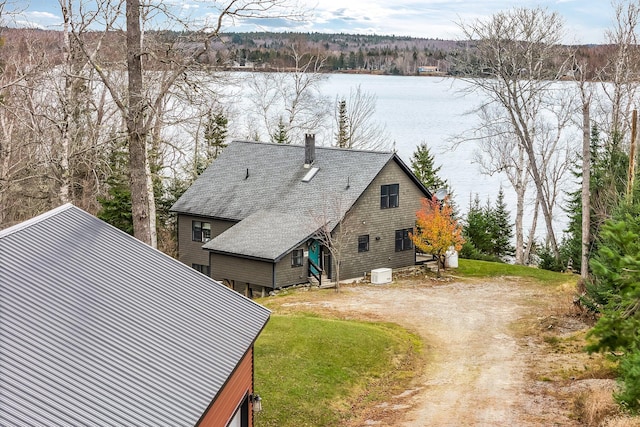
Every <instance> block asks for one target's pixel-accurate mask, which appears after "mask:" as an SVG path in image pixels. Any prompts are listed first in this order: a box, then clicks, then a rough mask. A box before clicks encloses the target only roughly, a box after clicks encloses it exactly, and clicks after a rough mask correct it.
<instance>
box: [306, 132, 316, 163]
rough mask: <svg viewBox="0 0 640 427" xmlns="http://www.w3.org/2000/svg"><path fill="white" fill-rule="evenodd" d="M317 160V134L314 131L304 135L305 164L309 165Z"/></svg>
mask: <svg viewBox="0 0 640 427" xmlns="http://www.w3.org/2000/svg"><path fill="white" fill-rule="evenodd" d="M315 160H316V136H315V135H314V134H312V133H307V134H305V135H304V165H305V167H309V166H311V165H312V164H313V162H314V161H315Z"/></svg>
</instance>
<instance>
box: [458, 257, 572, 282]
mask: <svg viewBox="0 0 640 427" xmlns="http://www.w3.org/2000/svg"><path fill="white" fill-rule="evenodd" d="M455 272H456V274H457V275H460V276H463V277H499V276H509V277H523V278H528V279H535V280H538V281H540V282H545V283H548V284H550V285H561V284H563V283H566V282H570V281H577V280H578V277H577V276H574V275H572V274H567V273H556V272H554V271H549V270H542V269H540V268H534V267H527V266H524V265H512V264H503V263H499V262H488V261H477V260H471V259H461V260H459V261H458V268H457V269H456V270H455Z"/></svg>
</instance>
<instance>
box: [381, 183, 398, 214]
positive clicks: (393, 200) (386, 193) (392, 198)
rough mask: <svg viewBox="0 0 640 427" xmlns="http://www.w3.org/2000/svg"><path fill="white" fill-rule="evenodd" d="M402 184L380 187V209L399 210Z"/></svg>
mask: <svg viewBox="0 0 640 427" xmlns="http://www.w3.org/2000/svg"><path fill="white" fill-rule="evenodd" d="M399 193H400V184H387V185H382V186H380V209H387V208H397V207H398V206H399V203H400V196H399Z"/></svg>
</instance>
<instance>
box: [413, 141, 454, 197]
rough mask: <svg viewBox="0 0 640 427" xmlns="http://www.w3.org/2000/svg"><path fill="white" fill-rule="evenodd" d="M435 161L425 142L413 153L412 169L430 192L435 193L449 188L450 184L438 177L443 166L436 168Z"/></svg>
mask: <svg viewBox="0 0 640 427" xmlns="http://www.w3.org/2000/svg"><path fill="white" fill-rule="evenodd" d="M433 160H434V159H433V156H432V155H431V153H430V152H429V147H428V146H427V144H426V143H425V142H423V143H421V144H420V145H419V146H418V147H417V148H416V151H414V152H413V156H412V158H411V169H413V173H414V174H415V176H416V177H417V178H418V180H419V181H420V182H421V183H422V184H423V185H424V186H425V187H427V189H429V191H431V192H432V193H435V192H436V191H438V190H439V189H441V188H447V187H448V184H447V181H445V180H442V179H441V178H440V177H439V176H438V172H440V169H441V168H442V166H438V167H437V168H436V167H435V166H434V164H433Z"/></svg>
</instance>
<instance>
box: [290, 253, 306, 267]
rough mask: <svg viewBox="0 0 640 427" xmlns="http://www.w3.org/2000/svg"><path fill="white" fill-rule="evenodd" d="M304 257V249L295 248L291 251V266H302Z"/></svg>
mask: <svg viewBox="0 0 640 427" xmlns="http://www.w3.org/2000/svg"><path fill="white" fill-rule="evenodd" d="M303 258H304V250H302V249H294V250H293V252H291V267H302V260H303Z"/></svg>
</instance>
